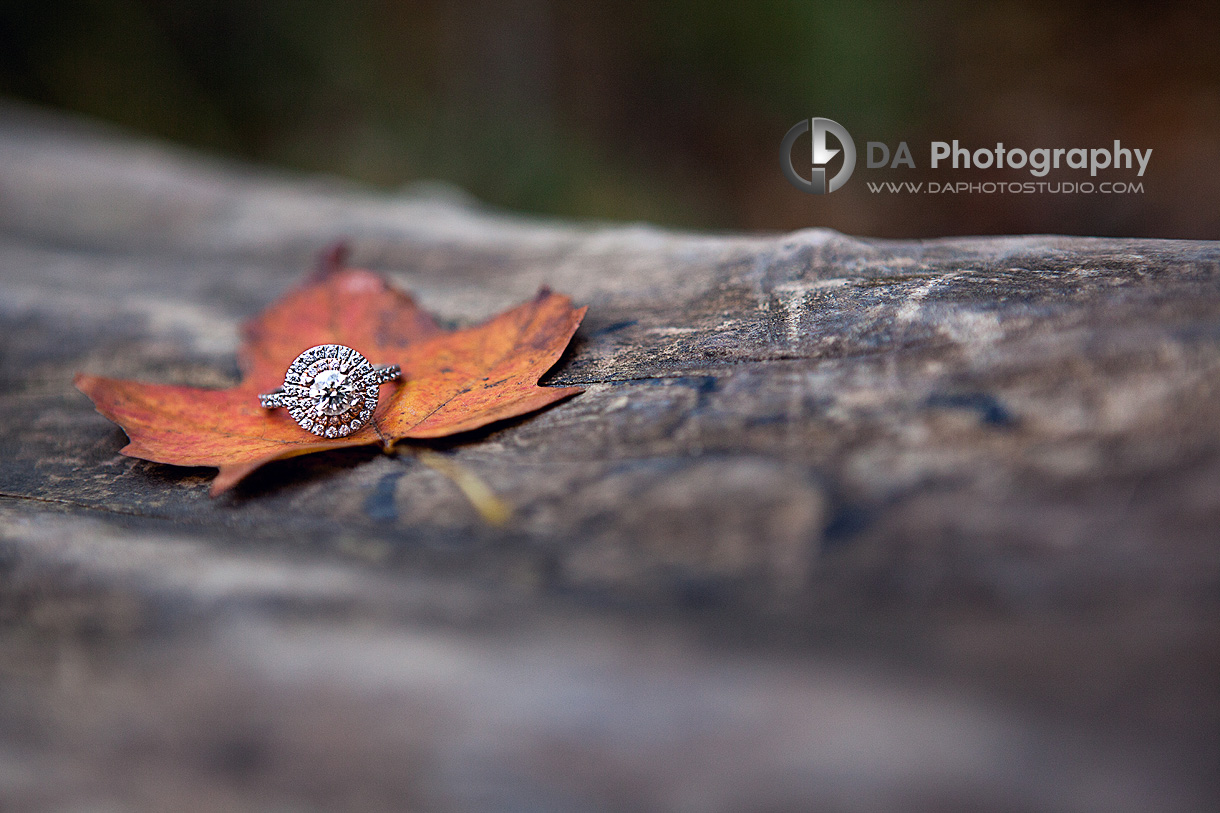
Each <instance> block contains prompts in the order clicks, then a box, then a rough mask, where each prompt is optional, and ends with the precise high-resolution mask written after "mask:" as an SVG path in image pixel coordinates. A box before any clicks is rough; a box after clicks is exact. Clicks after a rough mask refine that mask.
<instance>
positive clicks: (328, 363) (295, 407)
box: [258, 344, 402, 438]
mask: <svg viewBox="0 0 1220 813" xmlns="http://www.w3.org/2000/svg"><path fill="white" fill-rule="evenodd" d="M401 374H402V373H401V370H400V368H399V366H398V365H397V364H371V363H370V362H369V360H368V359H366V358H365V357H364V356H363V355H361V354H360V353H358V352H357V351H355V350H353V349H352V348H350V347H348V346H346V345H342V344H320V345H318V346H317V347H311V348H309V349H308V350H306V351H305V352H304V353H302V354H301V355H299V356H297V357H296V360H295V361H293V362H292V364H290V365H289V366H288V372H287V373H285V375H284V386H282V387H280V388H279V389H276V390H274V391H272V392H268V393H263V394H262V395H260V396H258V401H259V404H261V405H262V406H263V407H264V408H266V409H276V408H277V407H284V408H285V409H287V410H288V414H289V415H291V416H292V418H293V420H295V421H296V422H297V424H299V425H300V427H301V428H302V429H305V430H307V431H309V432H312V433H314V434H315V435H318V436H319V437H324V438H341V437H346V436H347V435H350V434H351V433H353V432H355V431H357V430H358V429H360V428H361V427H362V426H364V425H365V424H367V423H368V422H369V419H370V418H372V417H373V411H374V410H375V409H377V396H378V392H379V390H380V385H381V384H384V383H385V382H387V381H393V380H395V379H397V378H399V377H400V376H401Z"/></svg>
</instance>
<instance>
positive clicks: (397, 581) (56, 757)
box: [0, 107, 1220, 813]
mask: <svg viewBox="0 0 1220 813" xmlns="http://www.w3.org/2000/svg"><path fill="white" fill-rule="evenodd" d="M340 238H345V239H348V240H350V244H351V246H352V249H353V258H352V259H353V261H354V263H355V264H357V265H361V266H364V267H369V268H373V269H376V270H378V271H381V272H383V273H386V274H387V275H389V276H391V277H392V278H394V279H395V280H396V281H397V282H398V283H399V284H401V285H403V286H404V287H407V288H410V289H411V290H412V291H413V292H414V293H415V294H416V295H417V297H418V298H419V299H420V300H421V302H422V304H423V305H424V306H425V307H427V308H429V309H430V310H432V311H434V312H436V313H438V314H439V315H440V316H442V317H443V318H445V319H447V320H450V322H451V323H453V324H462V323H469V322H473V321H477V320H479V319H481V318H484V317H486V316H489V315H491V314H493V313H495V312H496V311H498V310H500V309H502V308H504V307H507V306H509V305H512V304H514V303H516V302H519V301H521V300H524V299H526V298H528V297H529V296H531V295H532V294H533V293H534V292H535V291H536V289H537V288H538V287H539V286H540V285H543V284H546V285H550V286H551V287H553V288H554V289H556V290H558V291H561V292H563V293H566V294H568V295H570V296H572V297H573V299H574V300H575V301H576V302H577V303H578V304H586V305H588V306H589V315H588V317H587V319H586V321H585V323H584V326H583V327H582V329H581V331H580V332H579V333H578V334H577V338H576V341H575V343H574V346H573V349H572V350H571V352H570V353H569V354H568V355H567V356H566V357H565V358H564V360H562V361H561V362H560V363H559V365H557V366H556V368H555V369H554V370H553V371H552V373H551V374H550V376H549V378H548V380H547V383H551V384H554V385H581V386H584V387H586V390H587V391H586V392H585V393H584V394H583V395H580V396H578V397H576V398H574V399H572V400H570V401H567V402H565V403H562V404H560V405H558V406H557V407H555V408H553V409H549V410H547V411H544V412H542V413H540V414H538V415H536V416H533V417H530V418H528V419H525V420H520V421H514V422H512V423H510V424H507V425H499V426H496V427H493V428H492V429H490V430H487V431H482V432H479V433H475V434H474V435H470V436H463V437H461V438H457V439H454V440H452V441H446V442H444V443H436V444H431V445H430V446H429V448H430V449H432V450H433V451H434V452H436V453H439V454H441V455H443V456H444V457H445V458H446V459H447V460H448V461H449V462H450V463H453V464H456V465H458V466H460V467H462V468H463V469H465V470H466V471H468V472H470V473H472V474H473V475H475V476H477V477H478V478H480V479H481V480H482V481H484V482H485V483H486V484H487V485H488V486H489V487H490V488H491V490H492V491H494V492H495V493H496V494H497V495H498V496H499V497H500V498H502V499H503V500H505V501H506V502H507V503H508V504H510V505H511V506H512V507H513V509H514V513H513V516H512V518H511V519H510V520H509V522H508V523H507V524H506V525H504V526H503V527H501V528H494V527H492V526H489V525H487V524H486V523H484V522H483V521H482V520H480V518H479V516H478V514H477V513H476V511H475V510H474V509H473V508H472V506H471V504H470V503H469V502H468V501H467V499H466V498H465V497H464V496H463V494H462V492H461V491H460V490H459V489H458V488H457V487H456V486H455V485H454V483H453V482H452V481H451V480H449V479H447V478H446V477H445V476H444V475H442V474H441V473H439V472H438V471H437V469H436V467H434V466H428V465H425V464H424V462H425V461H424V460H422V459H421V458H420V457H419V456H418V455H416V454H415V453H414V452H413V451H412V447H410V446H403V447H400V450H399V453H398V454H397V455H394V456H387V455H382V454H379V453H377V452H376V451H374V450H368V451H349V452H342V453H334V454H331V455H321V456H315V457H313V458H305V459H298V460H290V461H285V462H282V463H278V464H274V465H272V466H268V467H267V468H266V469H265V470H263V471H262V472H260V473H258V474H256V475H255V476H254V477H252V478H251V479H250V480H249V481H248V482H247V483H246V484H244V485H242V486H240V487H239V488H238V489H237V490H236V492H235V493H234V494H232V495H229V496H226V497H224V498H221V499H216V500H212V499H209V498H208V496H207V483H208V479H209V477H210V474H211V472H210V471H207V470H191V469H177V468H172V467H167V466H161V465H157V464H152V463H147V462H143V461H138V460H132V459H129V458H125V457H121V456H120V455H118V453H117V452H118V449H119V448H120V447H121V446H122V445H123V443H124V438H123V434H122V432H121V431H120V430H119V429H118V428H117V427H115V426H114V425H112V424H110V423H109V422H107V421H106V420H105V419H104V418H102V417H101V416H99V415H97V414H96V413H94V412H93V410H92V407H91V405H90V403H89V402H88V400H87V399H86V398H85V397H84V396H83V395H81V394H80V393H78V392H76V391H75V390H74V389H73V387H72V384H71V381H72V377H73V374H74V373H75V372H77V371H78V370H86V371H88V372H92V373H97V374H105V375H112V376H119V377H129V378H140V379H145V380H157V381H166V382H179V383H191V384H196V385H216V386H223V385H226V384H228V383H229V382H231V381H233V380H235V378H236V375H237V370H236V366H235V361H234V358H233V352H234V350H235V347H236V343H237V327H238V325H239V324H240V323H241V322H242V321H243V320H244V319H246V318H248V317H249V316H251V315H253V314H254V313H256V312H257V311H258V310H260V309H261V308H262V307H263V306H265V305H266V304H268V303H269V302H271V301H272V300H273V299H274V298H275V297H276V296H277V295H278V294H279V293H280V292H282V291H283V290H284V289H286V288H287V287H288V286H290V285H292V284H293V283H294V282H295V281H296V280H297V279H298V278H299V277H300V276H301V275H302V274H303V273H304V272H305V271H307V270H308V268H309V267H310V265H311V264H312V261H313V259H312V258H313V256H314V255H315V254H316V253H317V252H318V251H319V250H320V249H322V248H323V247H325V246H326V245H328V244H329V243H331V242H332V241H334V240H336V239H340ZM1218 391H1220V243H1214V242H1179V241H1151V240H1109V239H1106V240H1102V239H1087V238H1070V237H1048V236H1034V237H1005V238H973V239H952V240H933V241H919V242H915V241H911V242H896V241H878V240H863V239H856V238H851V237H847V236H844V235H841V234H837V233H833V232H828V231H822V230H808V231H803V232H798V233H794V234H785V235H754V236H737V235H693V234H677V233H669V232H665V231H661V230H658V229H655V228H651V227H646V226H633V227H610V226H602V225H597V224H584V225H574V224H559V223H546V222H538V221H532V220H527V219H522V218H517V217H510V216H506V215H503V214H500V213H494V212H486V211H481V210H479V209H478V208H476V207H474V206H472V205H470V204H468V203H466V202H463V201H461V200H458V199H440V198H437V197H424V196H411V195H410V194H404V195H401V196H396V197H387V196H380V195H376V194H373V193H369V192H367V191H364V190H361V189H354V188H350V187H347V186H345V185H344V184H342V183H341V182H339V181H335V180H331V179H314V178H293V177H284V176H280V175H274V174H271V173H264V172H258V171H251V170H249V169H245V168H241V167H233V166H230V165H226V164H221V163H216V162H213V161H210V160H207V159H203V158H200V157H197V156H193V155H190V154H186V153H182V152H178V151H175V150H172V149H168V148H165V147H161V146H157V145H152V144H148V143H143V142H139V141H136V140H133V139H130V138H129V137H127V136H124V135H123V134H120V133H115V132H112V131H109V130H106V129H104V128H100V127H96V126H94V125H87V124H81V123H78V122H73V121H68V120H64V119H59V118H56V117H52V116H47V115H45V114H41V113H37V112H32V111H29V110H25V109H21V108H15V107H4V108H0V419H2V420H0V620H2V623H0V675H3V680H2V682H0V807H3V808H4V809H31V810H67V809H105V810H168V809H173V810H176V811H191V810H201V811H202V810H216V809H229V810H268V809H277V810H319V811H322V810H325V811H332V810H382V809H385V810H391V809H414V810H449V809H453V810H487V811H501V810H578V811H582V810H619V809H621V810H644V809H649V810H681V811H687V810H690V811H719V810H760V811H761V810H788V809H792V810H828V811H856V810H859V811H876V810H902V811H912V810H914V811H918V810H929V811H931V810H945V809H963V810H965V809H972V810H975V809H995V810H1005V811H1009V810H1030V811H1043V810H1045V811H1078V810H1080V811H1083V810H1098V811H1107V813H1118V812H1119V811H1128V810H1131V811H1135V810H1156V811H1160V812H1161V813H1164V812H1165V811H1195V810H1199V811H1202V810H1209V809H1215V806H1216V805H1218V804H1220V780H1218V779H1217V775H1218V774H1217V772H1216V770H1215V767H1216V765H1217V764H1220V686H1218V680H1217V675H1218V674H1220V613H1218V612H1217V611H1218V610H1220V401H1218V400H1217V397H1216V396H1217V392H1218Z"/></svg>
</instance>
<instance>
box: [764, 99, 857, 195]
mask: <svg viewBox="0 0 1220 813" xmlns="http://www.w3.org/2000/svg"><path fill="white" fill-rule="evenodd" d="M810 131H812V134H813V169H812V175H811V177H810V178H809V180H805V179H804V178H803V177H801V176H800V174H798V173H797V171H796V169H794V168H793V166H792V145H793V144H795V143H796V140H797V139H798V138H800V137H801V136H802V135H804V134H805V133H807V132H810ZM827 135H832V136H834V137H835V139H836V140H837V141H838V142H839V147H840V148H841V149H842V151H843V166H842V167H841V168H840V169H839V171H838V172H837V173H835V176H834V177H833V178H831V179H830V181H829V182H827V180H826V165H827V164H828V163H830V159H831V158H834V157H835V156H836V155H838V154H839V149H830V148H828V147H827V146H826V136H827ZM779 166H780V169H782V170H783V171H784V177H785V178H787V179H788V182H789V183H790V184H792V185H793V186H795V187H796V188H797V189H799V190H801V191H802V192H808V193H810V194H812V195H825V194H826V193H827V192H833V191H835V190H836V189H838V188H839V187H841V186H842V185H843V184H845V183H847V179H848V178H850V177H851V173H852V170H854V169H855V168H856V143H855V142H854V141H852V140H851V135H850V134H849V133H848V132H847V129H846V128H845V127H844V126H843V125H842V124H839V123H838V122H837V121H832V120H830V119H819V118H814V119H808V120H802V121H799V122H797V123H796V124H795V125H793V127H792V129H791V130H789V131H788V134H787V135H786V136H784V141H783V143H782V144H780V147H779Z"/></svg>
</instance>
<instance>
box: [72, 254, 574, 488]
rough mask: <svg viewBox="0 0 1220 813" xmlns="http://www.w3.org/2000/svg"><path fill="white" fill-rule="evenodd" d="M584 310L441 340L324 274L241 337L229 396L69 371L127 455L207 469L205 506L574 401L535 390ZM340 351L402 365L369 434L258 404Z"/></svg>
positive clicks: (545, 310)
mask: <svg viewBox="0 0 1220 813" xmlns="http://www.w3.org/2000/svg"><path fill="white" fill-rule="evenodd" d="M585 310H586V308H574V307H572V302H571V300H570V299H568V298H567V297H566V296H561V295H559V294H554V293H551V292H550V291H549V290H547V289H545V288H544V289H542V290H541V291H539V292H538V295H537V296H536V297H535V298H534V299H533V300H531V301H529V302H526V303H524V304H521V305H518V306H517V307H515V308H512V309H510V310H507V311H504V312H503V313H501V314H499V315H498V316H495V317H493V318H492V319H490V320H488V321H487V322H484V323H483V324H481V325H477V326H475V327H471V328H467V329H464V330H456V331H446V330H444V329H442V328H441V327H440V326H439V325H437V323H436V321H435V320H433V318H432V317H431V316H430V315H429V314H428V313H426V312H425V311H423V310H421V309H420V308H419V307H418V306H417V305H416V304H415V302H414V300H412V299H411V297H410V296H408V295H407V294H405V293H403V292H402V291H399V290H396V289H394V288H392V287H390V285H389V284H387V283H386V281H385V280H384V279H382V278H381V277H380V276H378V275H376V274H373V273H372V272H369V271H363V270H359V269H341V268H339V267H338V266H337V265H335V266H333V267H332V268H331V270H328V271H324V272H322V273H321V274H320V275H319V276H316V277H314V278H313V279H311V280H309V281H307V282H306V284H305V285H303V286H302V287H300V288H297V289H296V290H293V291H290V292H289V293H288V294H286V295H285V296H284V297H283V298H281V299H280V300H279V301H278V302H276V303H275V304H273V305H271V307H269V308H268V309H267V310H265V311H264V312H263V313H262V314H260V315H259V316H257V317H255V318H254V319H253V320H251V321H250V322H249V323H247V324H246V325H245V326H244V328H243V331H242V334H243V342H242V346H241V349H240V351H239V361H240V363H241V367H242V371H243V376H242V380H241V383H239V384H238V385H237V386H235V387H231V388H229V389H225V390H211V389H199V388H196V387H182V386H173V385H166V384H148V383H144V382H140V381H123V380H119V379H113V378H102V377H99V376H94V375H88V374H85V373H79V374H77V376H76V386H77V388H78V389H80V391H81V392H83V393H85V395H87V396H89V398H91V399H92V400H93V403H94V406H96V407H97V411H98V412H100V413H101V414H103V415H105V416H106V417H107V418H109V419H110V420H112V421H114V422H115V423H117V424H118V425H119V426H121V427H122V428H123V431H124V432H126V433H127V437H128V439H129V440H130V443H128V444H127V445H126V446H124V447H123V448H122V449H121V450H120V451H121V452H122V453H123V454H125V455H128V456H130V457H138V458H142V459H144V460H152V461H155V462H157V463H170V464H173V465H176V466H215V467H217V468H219V469H220V472H219V474H217V476H216V479H215V480H213V481H212V495H213V496H215V495H217V494H220V493H221V492H223V491H226V490H228V489H230V488H232V487H233V486H234V485H236V484H237V482H238V481H239V480H241V479H242V478H243V477H245V476H246V475H248V474H249V473H250V472H252V471H254V470H255V469H257V468H258V467H259V466H262V465H263V464H265V463H269V462H271V461H272V460H280V459H283V458H287V457H295V456H296V455H302V454H309V453H310V452H321V451H326V450H328V449H338V448H342V447H345V446H362V445H366V444H373V443H380V444H381V445H382V446H383V447H384V448H386V449H388V448H389V447H390V446H392V445H393V444H394V443H395V442H396V441H398V440H402V439H406V438H420V439H422V438H437V437H442V436H445V435H452V434H454V433H457V432H465V431H468V430H471V429H477V428H479V427H481V426H485V425H487V424H489V423H492V422H493V421H499V420H503V419H505V418H513V417H516V416H518V415H524V414H525V413H527V412H533V411H534V410H536V409H540V408H541V407H544V406H547V405H548V404H553V403H555V402H556V401H559V400H561V399H563V398H566V397H567V396H569V395H573V394H575V393H578V392H581V389H580V388H579V387H540V386H538V379H539V378H540V377H541V376H542V374H543V373H545V372H546V371H547V370H548V369H550V367H551V366H553V365H554V364H555V362H556V361H558V360H559V357H560V356H561V355H562V354H563V351H564V349H565V348H566V347H567V346H568V342H569V341H570V340H571V338H572V334H573V333H575V332H576V328H577V326H579V325H580V320H581V319H582V318H583V317H584V314H585ZM319 344H344V345H347V346H349V347H352V348H354V349H355V350H357V351H359V352H360V353H362V354H363V355H364V356H365V357H366V358H367V359H368V360H369V361H370V362H372V363H373V364H398V365H401V367H402V379H401V381H397V382H391V383H387V384H382V385H381V397H380V398H379V399H378V406H377V409H376V411H375V412H374V413H373V417H372V419H371V420H370V421H369V423H368V424H367V425H365V426H363V427H361V428H360V429H359V430H357V431H355V432H353V433H352V434H350V435H348V436H347V437H342V438H335V439H327V438H322V437H318V436H317V435H314V434H311V433H310V432H307V431H306V430H304V429H302V428H301V427H300V426H298V425H297V424H296V422H295V421H294V420H293V419H292V417H291V416H290V415H288V413H287V412H286V411H285V410H283V409H276V410H267V409H263V408H262V407H260V406H259V403H258V393H260V392H269V391H271V390H274V389H275V388H277V387H279V386H280V385H281V384H282V383H283V381H284V373H285V371H286V370H287V368H288V365H289V364H291V363H292V361H293V359H295V358H296V357H297V355H298V354H299V353H301V351H303V350H305V349H307V348H309V347H313V346H314V345H319Z"/></svg>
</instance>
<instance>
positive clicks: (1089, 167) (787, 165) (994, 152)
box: [780, 118, 1152, 195]
mask: <svg viewBox="0 0 1220 813" xmlns="http://www.w3.org/2000/svg"><path fill="white" fill-rule="evenodd" d="M806 133H809V134H810V136H811V137H810V141H811V142H812V144H811V146H812V154H811V161H810V165H809V167H810V168H809V169H808V170H806V172H808V176H806V174H805V173H804V172H801V171H798V169H797V167H798V166H799V164H801V163H804V162H803V161H802V162H797V161H795V160H794V158H793V147H794V145H795V144H796V143H797V141H798V139H800V138H801V136H803V135H805V134H806ZM921 152H923V153H924V154H925V155H927V156H928V163H927V166H928V167H929V168H930V169H932V170H937V171H944V170H957V171H962V170H971V171H974V170H1024V171H1026V172H1028V173H1029V174H1030V175H1031V176H1033V177H1035V178H1039V179H1041V178H1046V176H1048V175H1049V174H1050V173H1052V172H1071V173H1072V176H1070V177H1068V178H1066V179H1062V180H1055V181H1051V180H1046V181H1042V180H1039V181H1014V182H1001V181H993V180H988V181H974V182H972V181H964V180H954V181H948V180H946V181H945V182H942V183H938V182H935V181H920V182H910V181H900V182H894V181H892V180H884V181H883V180H880V179H878V180H872V179H869V180H866V181H865V183H866V185H867V188H868V190H869V191H870V192H872V193H882V192H889V193H910V194H942V193H945V192H949V193H976V194H1077V193H1080V194H1092V193H1095V192H1099V193H1101V194H1111V193H1120V194H1130V193H1142V192H1143V191H1144V185H1143V183H1142V182H1138V181H1137V182H1125V181H1103V182H1100V183H1094V182H1092V181H1084V180H1078V179H1079V178H1080V175H1082V174H1083V173H1084V171H1087V172H1088V175H1089V177H1091V178H1095V177H1097V173H1098V171H1100V170H1119V171H1124V172H1130V173H1132V175H1133V177H1134V178H1143V177H1144V173H1145V172H1146V171H1147V170H1148V166H1149V163H1150V162H1151V160H1152V148H1150V147H1149V148H1146V149H1140V148H1133V147H1124V146H1123V144H1122V141H1121V139H1115V140H1114V144H1113V146H1112V147H1111V146H1108V145H1107V146H1105V147H1035V148H1032V149H1027V148H1024V147H1012V146H1006V145H1005V144H1004V142H1002V141H997V142H996V143H995V145H994V146H988V147H977V148H971V147H968V146H962V144H961V143H960V141H959V140H958V139H953V140H952V141H932V142H930V143H929V144H928V146H927V149H926V150H922V151H921ZM840 153H841V154H842V159H841V163H840V164H839V168H838V171H837V172H835V173H834V174H833V175H831V176H830V177H829V178H828V177H827V173H828V172H830V170H831V165H832V164H833V163H834V161H833V159H834V158H835V157H836V156H838V155H839V154H840ZM915 155H916V154H915V153H913V152H912V150H911V147H910V144H909V143H908V142H906V141H900V142H898V144H897V145H896V146H895V147H893V149H891V147H890V145H889V144H886V143H885V142H881V141H868V142H865V162H864V167H865V170H866V171H870V172H871V171H875V170H885V171H893V170H904V169H917V168H918V167H919V165H918V164H917V163H916V157H915ZM855 168H856V145H855V142H854V140H853V139H852V137H851V134H850V133H849V132H848V131H847V129H846V128H845V127H844V126H843V125H841V124H839V123H838V122H836V121H834V120H832V119H826V118H812V119H806V120H803V121H800V122H798V123H797V124H795V125H794V126H793V127H792V128H791V129H789V130H788V133H787V134H786V135H785V136H784V139H783V141H782V142H781V144H780V169H781V170H782V171H783V174H784V177H785V178H787V179H788V182H789V183H791V184H792V185H793V186H795V187H796V188H797V189H800V190H801V191H803V192H808V193H810V194H816V195H825V194H829V193H831V192H834V191H835V190H837V189H841V188H842V187H843V185H844V184H846V183H847V181H848V180H849V179H850V178H851V177H852V174H853V173H854V172H855ZM807 178H808V179H807Z"/></svg>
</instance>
